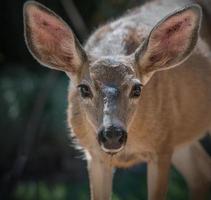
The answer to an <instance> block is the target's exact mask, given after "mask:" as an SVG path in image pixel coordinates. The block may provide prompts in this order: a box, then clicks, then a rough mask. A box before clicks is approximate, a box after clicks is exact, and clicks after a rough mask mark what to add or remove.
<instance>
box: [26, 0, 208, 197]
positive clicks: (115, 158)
mask: <svg viewBox="0 0 211 200" xmlns="http://www.w3.org/2000/svg"><path fill="white" fill-rule="evenodd" d="M206 3H207V1H206V0H205V1H203V0H198V1H196V0H192V1H188V0H184V1H181V0H169V1H167V0H152V1H149V2H147V3H146V4H144V5H142V6H140V7H137V8H135V9H132V10H130V11H129V12H127V13H126V14H125V15H123V16H122V17H120V18H118V19H116V20H114V21H111V22H108V23H106V24H104V25H102V26H100V27H99V28H98V29H97V30H96V31H94V33H92V34H91V36H90V37H89V38H88V40H87V41H86V43H85V45H83V46H82V45H81V44H80V42H79V40H78V39H77V37H76V36H75V34H74V33H73V31H72V29H71V28H70V27H69V26H68V25H67V23H66V22H64V21H63V20H62V19H61V18H60V17H59V16H58V15H57V14H55V13H54V12H53V11H51V10H50V9H48V8H47V7H45V6H44V5H42V4H40V3H37V2H34V1H28V2H26V3H25V4H24V8H23V16H24V35H25V41H26V45H27V47H28V49H29V51H30V53H31V54H32V56H33V57H34V58H35V59H36V60H37V61H38V62H39V63H40V64H41V65H43V66H45V67H48V68H51V69H54V70H60V71H63V72H65V73H66V75H67V76H68V77H69V78H70V85H69V89H68V109H67V115H68V117H67V121H68V126H69V128H70V130H71V135H72V136H73V137H74V138H76V140H77V146H79V147H81V148H82V150H83V152H84V155H85V157H86V160H87V168H88V173H89V180H90V190H91V199H92V200H109V199H111V193H112V179H113V175H114V170H115V169H116V168H127V167H131V166H133V165H135V164H139V163H144V162H145V163H147V185H148V199H149V200H164V199H166V193H167V191H168V180H169V171H170V169H171V165H172V164H173V165H174V166H175V167H176V169H178V170H179V172H180V173H181V174H182V175H183V176H184V178H185V180H186V182H187V184H188V187H189V190H190V197H191V199H193V200H199V199H200V200H203V199H206V196H207V194H208V191H209V187H210V182H211V159H210V157H209V156H208V155H207V154H206V153H205V151H204V149H203V148H202V147H201V145H200V144H199V142H198V141H199V139H200V138H202V137H203V136H204V134H205V132H207V131H209V130H211V51H210V44H211V37H210V36H211V35H210V29H209V24H210V21H209V17H203V15H202V13H203V12H204V13H205V14H209V12H208V7H206V6H205V5H206ZM202 8H203V9H204V10H203V11H202ZM205 14H204V15H205ZM208 16H210V15H208Z"/></svg>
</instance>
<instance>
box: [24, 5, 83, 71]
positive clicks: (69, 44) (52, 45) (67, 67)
mask: <svg viewBox="0 0 211 200" xmlns="http://www.w3.org/2000/svg"><path fill="white" fill-rule="evenodd" d="M23 16H24V36H25V41H26V44H27V47H28V49H29V51H30V53H31V54H32V55H33V57H34V58H35V59H36V60H37V61H38V62H39V63H41V64H42V65H44V66H47V67H49V68H53V69H56V70H61V71H65V72H66V73H70V74H71V75H75V74H76V73H78V72H79V71H80V70H81V67H82V65H83V63H84V62H85V60H86V53H85V51H84V50H83V48H82V47H81V45H80V43H79V42H78V40H77V38H76V37H75V36H74V33H73V32H72V30H71V29H70V28H69V26H68V25H67V24H66V23H65V22H64V21H63V20H62V19H61V18H60V17H59V16H57V15H56V14H55V13H54V12H53V11H51V10H49V9H48V8H46V7H45V6H43V5H41V4H40V3H37V2H35V1H27V2H26V3H25V4H24V8H23Z"/></svg>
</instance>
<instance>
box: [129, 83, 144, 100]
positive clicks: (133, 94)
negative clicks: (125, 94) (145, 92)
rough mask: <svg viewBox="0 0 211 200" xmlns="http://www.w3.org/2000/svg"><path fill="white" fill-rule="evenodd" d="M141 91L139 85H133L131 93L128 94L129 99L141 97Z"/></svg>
mask: <svg viewBox="0 0 211 200" xmlns="http://www.w3.org/2000/svg"><path fill="white" fill-rule="evenodd" d="M141 91H142V85H141V84H135V85H134V86H133V87H132V90H131V93H130V98H138V97H139V96H140V95H141Z"/></svg>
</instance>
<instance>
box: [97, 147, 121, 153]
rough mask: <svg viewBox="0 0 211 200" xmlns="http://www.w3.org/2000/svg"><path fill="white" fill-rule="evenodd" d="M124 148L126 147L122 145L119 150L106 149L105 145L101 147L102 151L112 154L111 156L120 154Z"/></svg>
mask: <svg viewBox="0 0 211 200" xmlns="http://www.w3.org/2000/svg"><path fill="white" fill-rule="evenodd" d="M123 148H124V146H123V145H122V146H121V147H120V148H119V149H106V148H105V147H104V146H103V145H101V149H102V150H103V151H104V152H106V153H110V154H115V153H118V152H119V151H121V150H122V149H123Z"/></svg>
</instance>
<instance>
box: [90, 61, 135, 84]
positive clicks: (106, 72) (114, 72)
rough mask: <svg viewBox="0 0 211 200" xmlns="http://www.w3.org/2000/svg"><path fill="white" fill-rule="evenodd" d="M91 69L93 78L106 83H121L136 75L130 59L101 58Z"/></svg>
mask: <svg viewBox="0 0 211 200" xmlns="http://www.w3.org/2000/svg"><path fill="white" fill-rule="evenodd" d="M89 71H90V76H91V78H92V79H94V80H95V81H98V82H101V83H103V84H105V85H119V84H121V83H123V82H125V81H126V80H127V79H130V78H132V77H133V76H134V75H135V71H134V70H133V68H132V64H131V63H130V61H129V59H128V60H126V59H124V60H123V59H114V58H104V59H99V60H97V61H96V62H94V63H93V64H92V65H91V67H90V69H89Z"/></svg>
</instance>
